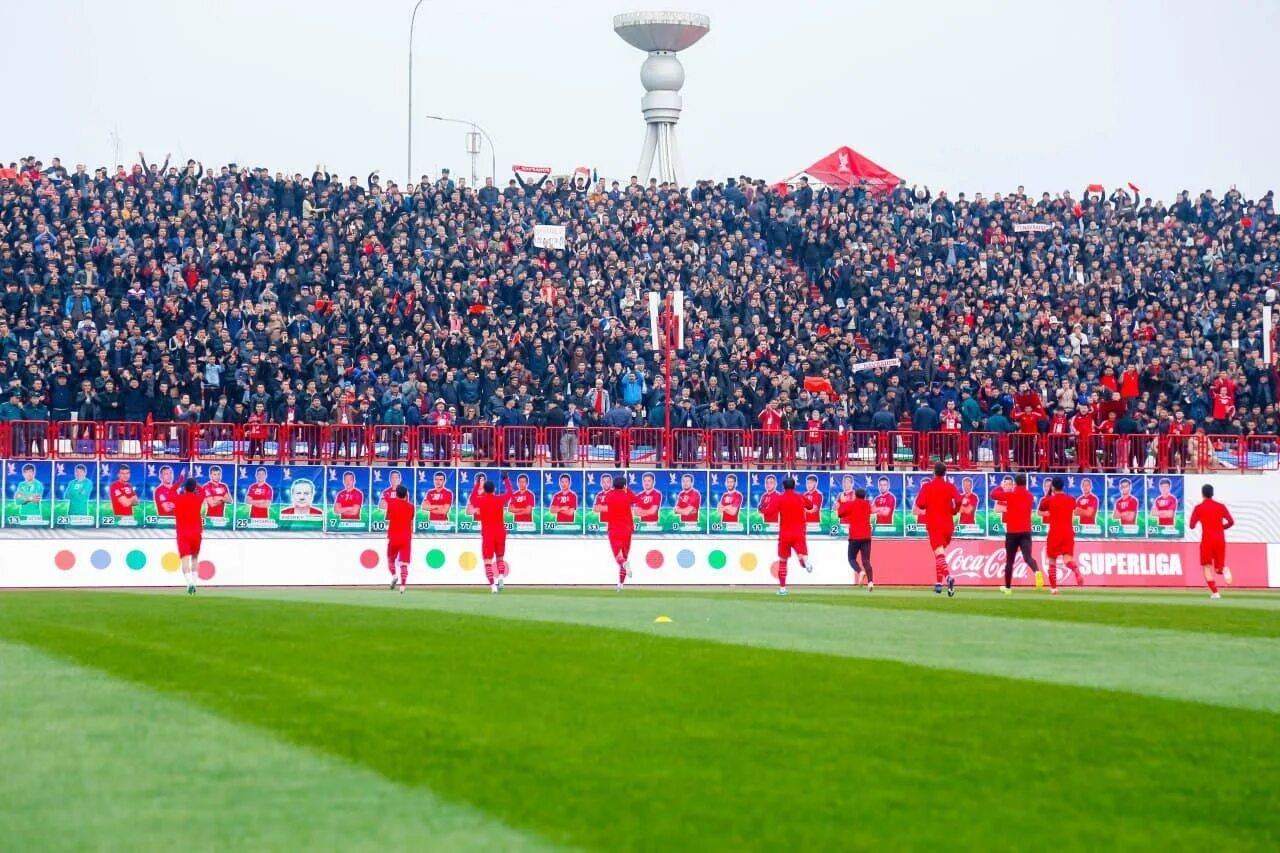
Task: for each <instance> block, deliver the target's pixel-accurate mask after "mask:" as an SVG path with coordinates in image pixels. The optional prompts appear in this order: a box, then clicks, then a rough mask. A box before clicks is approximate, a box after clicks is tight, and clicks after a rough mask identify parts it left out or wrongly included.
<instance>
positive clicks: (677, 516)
mask: <svg viewBox="0 0 1280 853" xmlns="http://www.w3.org/2000/svg"><path fill="white" fill-rule="evenodd" d="M637 481H638V482H637ZM627 482H628V484H629V485H630V487H631V490H632V491H633V492H636V493H637V496H636V508H635V509H636V532H637V533H640V534H655V533H659V534H660V533H706V532H707V511H706V501H705V500H704V496H705V495H706V494H707V472H706V471H668V470H654V469H649V470H645V469H641V470H639V471H628V472H627Z"/></svg>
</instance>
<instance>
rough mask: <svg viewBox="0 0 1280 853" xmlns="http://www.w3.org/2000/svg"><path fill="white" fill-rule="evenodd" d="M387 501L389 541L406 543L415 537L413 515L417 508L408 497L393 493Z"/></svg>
mask: <svg viewBox="0 0 1280 853" xmlns="http://www.w3.org/2000/svg"><path fill="white" fill-rule="evenodd" d="M386 501H387V541H388V542H392V543H395V544H405V543H407V542H409V540H411V539H412V538H413V517H414V515H415V514H416V513H417V510H415V509H414V508H413V503H412V502H410V501H409V500H408V499H407V498H398V497H396V496H395V494H394V493H393V494H392V495H391V497H389V498H387V499H386Z"/></svg>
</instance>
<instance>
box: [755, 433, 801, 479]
mask: <svg viewBox="0 0 1280 853" xmlns="http://www.w3.org/2000/svg"><path fill="white" fill-rule="evenodd" d="M753 435H754V437H755V450H756V453H755V464H756V466H757V467H759V468H773V469H775V470H783V469H785V468H789V467H790V466H791V459H792V455H791V453H790V452H789V449H790V444H791V443H790V442H789V441H788V440H787V439H788V437H789V436H788V434H787V433H785V432H783V431H782V430H767V429H759V430H756V431H755V432H754V433H753Z"/></svg>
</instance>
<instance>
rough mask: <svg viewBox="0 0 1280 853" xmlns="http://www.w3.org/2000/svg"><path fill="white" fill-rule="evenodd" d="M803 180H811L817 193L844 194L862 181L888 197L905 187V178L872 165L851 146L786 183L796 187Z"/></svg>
mask: <svg viewBox="0 0 1280 853" xmlns="http://www.w3.org/2000/svg"><path fill="white" fill-rule="evenodd" d="M801 178H808V179H809V186H811V187H813V188H814V189H821V188H822V187H831V188H832V189H839V190H843V189H848V188H849V187H854V186H857V185H858V182H859V181H862V182H865V183H866V185H867V189H869V190H871V192H873V193H887V192H889V191H890V190H892V189H893V188H894V187H896V186H897V185H898V184H900V183H902V178H899V177H898V176H897V175H895V174H893V172H890V171H889V170H888V169H886V168H884V167H883V166H880V165H878V164H876V163H873V162H871V161H870V160H868V159H867V158H866V157H863V156H862V155H861V154H859V153H858V152H857V151H854V150H853V149H852V148H850V147H849V146H847V145H845V146H841V147H840V148H837V149H836V150H835V151H832V152H831V153H830V154H828V155H827V156H826V157H823V158H822V159H821V160H819V161H818V162H816V163H814V164H813V165H812V166H810V167H809V168H807V169H804V170H802V171H799V172H796V173H795V174H794V175H792V176H791V177H789V178H787V179H786V181H784V183H786V184H787V185H788V186H791V187H794V186H795V185H796V184H798V183H799V182H800V179H801Z"/></svg>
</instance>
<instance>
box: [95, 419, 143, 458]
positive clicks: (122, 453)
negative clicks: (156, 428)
mask: <svg viewBox="0 0 1280 853" xmlns="http://www.w3.org/2000/svg"><path fill="white" fill-rule="evenodd" d="M145 428H146V424H143V423H141V422H139V421H108V422H107V423H105V424H103V425H102V431H101V432H100V433H99V436H100V437H99V441H98V448H99V452H100V453H101V454H102V455H103V457H104V458H108V459H142V458H143V456H144V455H145V453H146V449H147V448H146V443H145V442H144V441H143V434H144V432H145Z"/></svg>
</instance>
